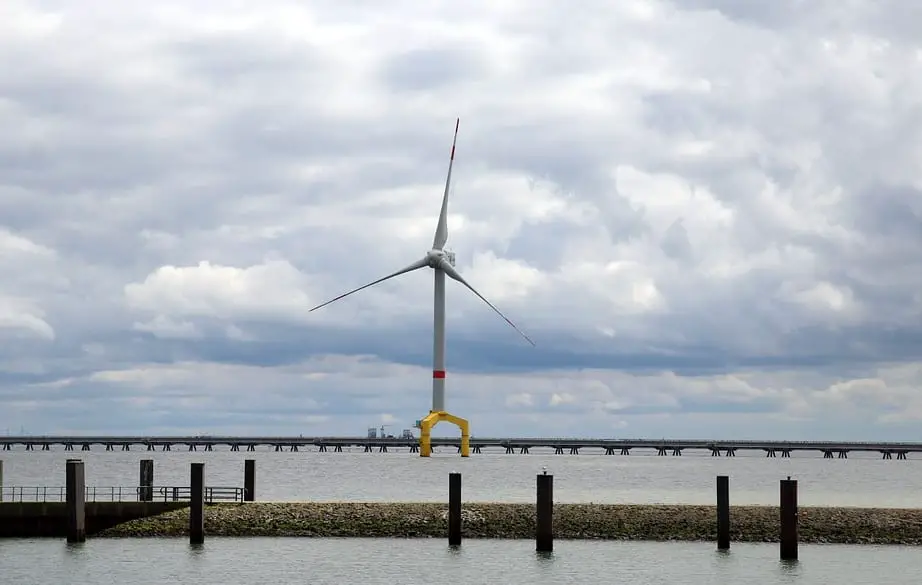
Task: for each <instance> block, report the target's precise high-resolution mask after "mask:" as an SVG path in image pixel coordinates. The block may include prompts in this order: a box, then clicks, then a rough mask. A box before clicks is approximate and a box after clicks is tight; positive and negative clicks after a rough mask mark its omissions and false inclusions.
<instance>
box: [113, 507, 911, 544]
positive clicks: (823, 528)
mask: <svg viewBox="0 0 922 585" xmlns="http://www.w3.org/2000/svg"><path fill="white" fill-rule="evenodd" d="M447 509H448V507H447V505H445V504H429V503H423V504H412V503H408V504H404V503H399V504H397V503H395V504H388V503H307V502H303V503H302V502H298V503H269V502H256V503H247V504H215V505H209V506H206V507H205V533H206V535H208V536H308V537H392V538H419V537H433V538H444V537H446V534H447V530H448V519H447V518H448V512H447ZM730 515H731V539H732V540H733V541H734V542H777V540H778V533H779V528H778V526H779V511H778V508H777V507H775V506H735V507H733V508H732V509H731V512H730ZM715 517H716V511H715V508H714V507H713V506H687V505H686V506H681V505H676V506H673V505H603V504H557V505H556V506H555V507H554V532H555V536H556V537H557V538H560V539H614V540H685V541H694V540H708V541H713V540H715V539H716V521H715ZM188 518H189V512H188V509H183V510H175V511H172V512H168V513H165V514H161V515H159V516H153V517H149V518H144V519H140V520H133V521H130V522H126V523H124V524H121V525H118V526H115V527H113V528H110V529H108V530H105V531H103V532H102V533H100V534H99V535H98V536H114V537H126V536H127V537H159V536H184V535H187V534H188V527H189V521H188ZM462 518H463V535H464V537H466V538H528V539H530V538H534V531H535V528H534V527H535V507H534V505H529V504H492V503H485V504H477V503H466V504H464V505H463V508H462ZM799 518H800V520H799V532H800V541H801V542H805V543H810V542H812V543H854V544H922V509H870V508H824V507H817V508H804V507H802V508H800V511H799Z"/></svg>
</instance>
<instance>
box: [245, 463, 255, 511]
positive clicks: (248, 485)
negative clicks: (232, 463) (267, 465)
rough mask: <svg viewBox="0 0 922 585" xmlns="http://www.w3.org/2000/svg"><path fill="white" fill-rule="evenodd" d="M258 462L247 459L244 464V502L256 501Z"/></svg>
mask: <svg viewBox="0 0 922 585" xmlns="http://www.w3.org/2000/svg"><path fill="white" fill-rule="evenodd" d="M255 498H256V460H255V459H246V460H245V461H244V462H243V501H244V502H255V501H256V499H255Z"/></svg>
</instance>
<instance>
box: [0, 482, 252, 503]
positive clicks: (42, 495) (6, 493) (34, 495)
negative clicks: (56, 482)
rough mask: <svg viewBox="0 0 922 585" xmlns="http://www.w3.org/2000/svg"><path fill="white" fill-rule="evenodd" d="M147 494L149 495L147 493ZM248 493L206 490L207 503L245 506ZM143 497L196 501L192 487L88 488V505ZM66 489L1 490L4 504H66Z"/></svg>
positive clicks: (221, 488)
mask: <svg viewBox="0 0 922 585" xmlns="http://www.w3.org/2000/svg"><path fill="white" fill-rule="evenodd" d="M145 492H146V493H145ZM245 493H246V490H245V489H244V488H242V487H233V486H205V494H204V498H205V501H206V502H208V503H213V502H218V501H224V502H242V501H244V495H245ZM142 494H143V495H147V496H149V497H148V498H147V500H148V501H158V502H185V501H190V500H191V499H192V489H191V488H190V487H189V486H86V488H85V496H84V497H85V501H87V502H141V501H145V500H144V499H143V498H142ZM65 501H67V488H66V487H65V486H13V485H11V486H3V487H0V502H65Z"/></svg>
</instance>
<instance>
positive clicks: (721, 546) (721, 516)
mask: <svg viewBox="0 0 922 585" xmlns="http://www.w3.org/2000/svg"><path fill="white" fill-rule="evenodd" d="M729 548H730V478H729V477H728V476H726V475H718V476H717V550H727V549H729Z"/></svg>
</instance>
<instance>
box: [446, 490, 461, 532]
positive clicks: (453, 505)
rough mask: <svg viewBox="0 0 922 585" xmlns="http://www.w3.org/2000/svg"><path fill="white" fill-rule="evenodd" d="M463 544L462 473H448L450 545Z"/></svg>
mask: <svg viewBox="0 0 922 585" xmlns="http://www.w3.org/2000/svg"><path fill="white" fill-rule="evenodd" d="M460 544H461V474H460V473H455V472H452V473H449V474H448V545H449V546H458V545H460Z"/></svg>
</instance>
